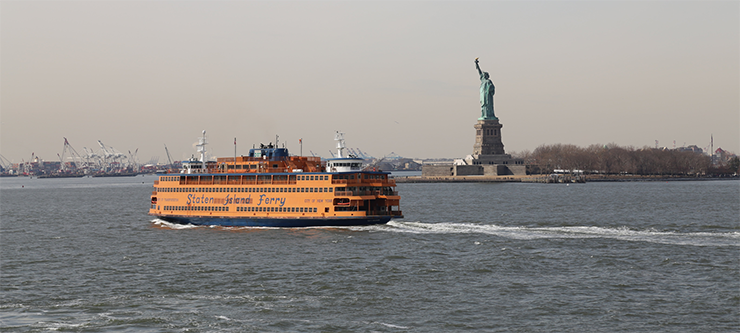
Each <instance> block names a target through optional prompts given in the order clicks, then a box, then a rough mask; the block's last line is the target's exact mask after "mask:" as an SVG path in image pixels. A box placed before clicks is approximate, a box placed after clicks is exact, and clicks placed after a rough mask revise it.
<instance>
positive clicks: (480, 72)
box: [475, 58, 483, 76]
mask: <svg viewBox="0 0 740 333" xmlns="http://www.w3.org/2000/svg"><path fill="white" fill-rule="evenodd" d="M475 68H476V69H477V70H478V75H480V76H483V72H482V71H481V70H480V66H478V58H475Z"/></svg>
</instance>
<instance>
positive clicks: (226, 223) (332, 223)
mask: <svg viewBox="0 0 740 333" xmlns="http://www.w3.org/2000/svg"><path fill="white" fill-rule="evenodd" d="M154 216H156V217H157V218H159V219H161V220H163V221H167V222H171V223H178V224H192V225H207V226H222V227H279V228H299V227H348V226H362V225H374V224H386V223H388V221H390V220H391V216H369V217H368V216H363V217H341V218H299V219H296V218H241V217H195V216H171V215H169V216H161V215H154Z"/></svg>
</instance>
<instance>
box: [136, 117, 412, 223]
mask: <svg viewBox="0 0 740 333" xmlns="http://www.w3.org/2000/svg"><path fill="white" fill-rule="evenodd" d="M335 140H336V141H337V155H336V156H335V157H334V158H332V159H328V160H326V161H323V160H321V158H320V157H307V156H291V155H290V154H289V153H288V149H287V148H284V147H283V148H279V147H277V142H276V144H275V145H273V144H272V143H270V144H268V145H263V144H261V145H260V147H259V148H252V149H250V150H249V155H248V156H235V157H221V158H218V159H217V160H216V161H208V160H206V157H205V156H206V154H205V153H206V148H205V146H206V144H207V141H206V136H205V131H203V136H202V138H199V143H198V145H197V146H196V147H197V151H198V152H199V153H200V158H199V159H196V158H195V157H192V158H191V159H190V160H188V161H183V163H182V168H181V169H180V171H179V173H165V174H158V179H157V180H156V181H155V182H154V191H153V192H152V195H151V198H150V200H151V206H150V209H149V215H152V216H155V217H157V218H159V219H161V220H164V221H167V222H172V223H179V224H193V225H215V226H226V227H232V226H234V227H240V226H248V227H312V226H357V225H372V224H385V223H388V221H390V220H391V219H393V218H402V217H403V214H402V213H401V210H400V199H401V197H400V196H399V194H398V192H397V191H396V189H395V186H396V183H395V180H394V179H393V177H392V176H391V175H390V173H389V172H382V171H370V170H363V169H362V162H363V160H362V159H360V158H358V157H356V156H352V155H348V156H345V155H344V154H343V150H344V137H343V135H342V133H339V132H337V135H336V137H335Z"/></svg>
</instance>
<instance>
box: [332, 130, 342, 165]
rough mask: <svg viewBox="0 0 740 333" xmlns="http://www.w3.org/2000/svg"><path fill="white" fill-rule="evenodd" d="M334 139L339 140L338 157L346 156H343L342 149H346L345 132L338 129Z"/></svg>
mask: <svg viewBox="0 0 740 333" xmlns="http://www.w3.org/2000/svg"><path fill="white" fill-rule="evenodd" d="M334 140H335V141H337V157H336V158H344V156H342V151H343V150H344V133H342V132H339V131H337V134H336V135H335V136H334Z"/></svg>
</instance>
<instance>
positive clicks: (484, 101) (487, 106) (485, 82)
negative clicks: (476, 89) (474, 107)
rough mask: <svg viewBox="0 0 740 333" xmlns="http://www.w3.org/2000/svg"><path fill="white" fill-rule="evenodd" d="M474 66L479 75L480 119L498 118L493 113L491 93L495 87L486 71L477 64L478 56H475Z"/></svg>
mask: <svg viewBox="0 0 740 333" xmlns="http://www.w3.org/2000/svg"><path fill="white" fill-rule="evenodd" d="M475 68H476V69H478V75H480V109H481V110H480V111H481V116H480V118H478V119H480V120H487V119H498V118H496V115H495V114H494V113H493V94H495V93H496V87H494V86H493V82H491V79H489V78H488V72H483V71H481V70H480V66H478V58H475Z"/></svg>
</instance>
